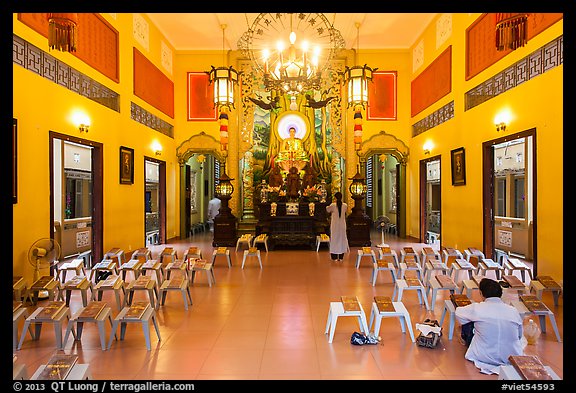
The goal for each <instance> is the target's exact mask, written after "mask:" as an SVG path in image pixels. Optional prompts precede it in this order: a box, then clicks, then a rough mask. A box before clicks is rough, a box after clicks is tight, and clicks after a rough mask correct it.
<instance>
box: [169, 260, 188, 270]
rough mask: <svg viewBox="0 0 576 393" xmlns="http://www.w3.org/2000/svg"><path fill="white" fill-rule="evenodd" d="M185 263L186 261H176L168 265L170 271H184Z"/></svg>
mask: <svg viewBox="0 0 576 393" xmlns="http://www.w3.org/2000/svg"><path fill="white" fill-rule="evenodd" d="M184 262H185V261H184V260H182V259H179V260H177V261H174V262H172V263H170V264H169V265H168V269H173V270H177V269H184V268H185V265H184Z"/></svg>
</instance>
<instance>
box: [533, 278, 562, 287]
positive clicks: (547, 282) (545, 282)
mask: <svg viewBox="0 0 576 393" xmlns="http://www.w3.org/2000/svg"><path fill="white" fill-rule="evenodd" d="M536 281H538V282H540V284H542V285H544V287H545V288H546V289H561V288H562V287H561V286H560V284H558V283H557V282H556V280H554V279H553V278H552V277H551V276H538V277H536Z"/></svg>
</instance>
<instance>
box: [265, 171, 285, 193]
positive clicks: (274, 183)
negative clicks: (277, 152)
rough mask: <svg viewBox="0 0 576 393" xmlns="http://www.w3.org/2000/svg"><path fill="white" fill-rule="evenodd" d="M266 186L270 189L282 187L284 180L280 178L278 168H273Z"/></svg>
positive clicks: (280, 174)
mask: <svg viewBox="0 0 576 393" xmlns="http://www.w3.org/2000/svg"><path fill="white" fill-rule="evenodd" d="M268 184H269V185H270V187H279V188H280V187H282V186H283V185H284V179H283V178H282V173H280V168H279V167H277V166H275V167H274V169H272V172H271V173H270V176H268Z"/></svg>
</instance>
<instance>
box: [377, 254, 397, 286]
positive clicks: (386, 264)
mask: <svg viewBox="0 0 576 393" xmlns="http://www.w3.org/2000/svg"><path fill="white" fill-rule="evenodd" d="M393 260H394V259H393V257H392V256H391V255H385V256H384V257H383V258H381V259H379V260H377V261H376V263H375V264H374V270H373V271H372V286H375V285H376V277H377V275H378V272H380V271H385V270H387V271H389V272H390V274H391V275H392V282H393V283H396V268H395V267H394V263H393V262H392V261H393Z"/></svg>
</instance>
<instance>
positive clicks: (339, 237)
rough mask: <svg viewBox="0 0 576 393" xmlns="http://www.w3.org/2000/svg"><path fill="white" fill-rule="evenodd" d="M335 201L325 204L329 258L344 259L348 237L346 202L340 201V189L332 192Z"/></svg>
mask: <svg viewBox="0 0 576 393" xmlns="http://www.w3.org/2000/svg"><path fill="white" fill-rule="evenodd" d="M334 198H335V199H336V201H334V202H332V203H331V204H330V205H329V206H326V211H327V212H328V213H330V258H332V260H333V261H336V260H337V261H341V260H343V259H344V253H345V252H346V251H347V250H348V238H347V237H346V212H347V211H348V204H347V203H345V202H342V193H341V192H340V191H338V192H336V193H335V194H334Z"/></svg>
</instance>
